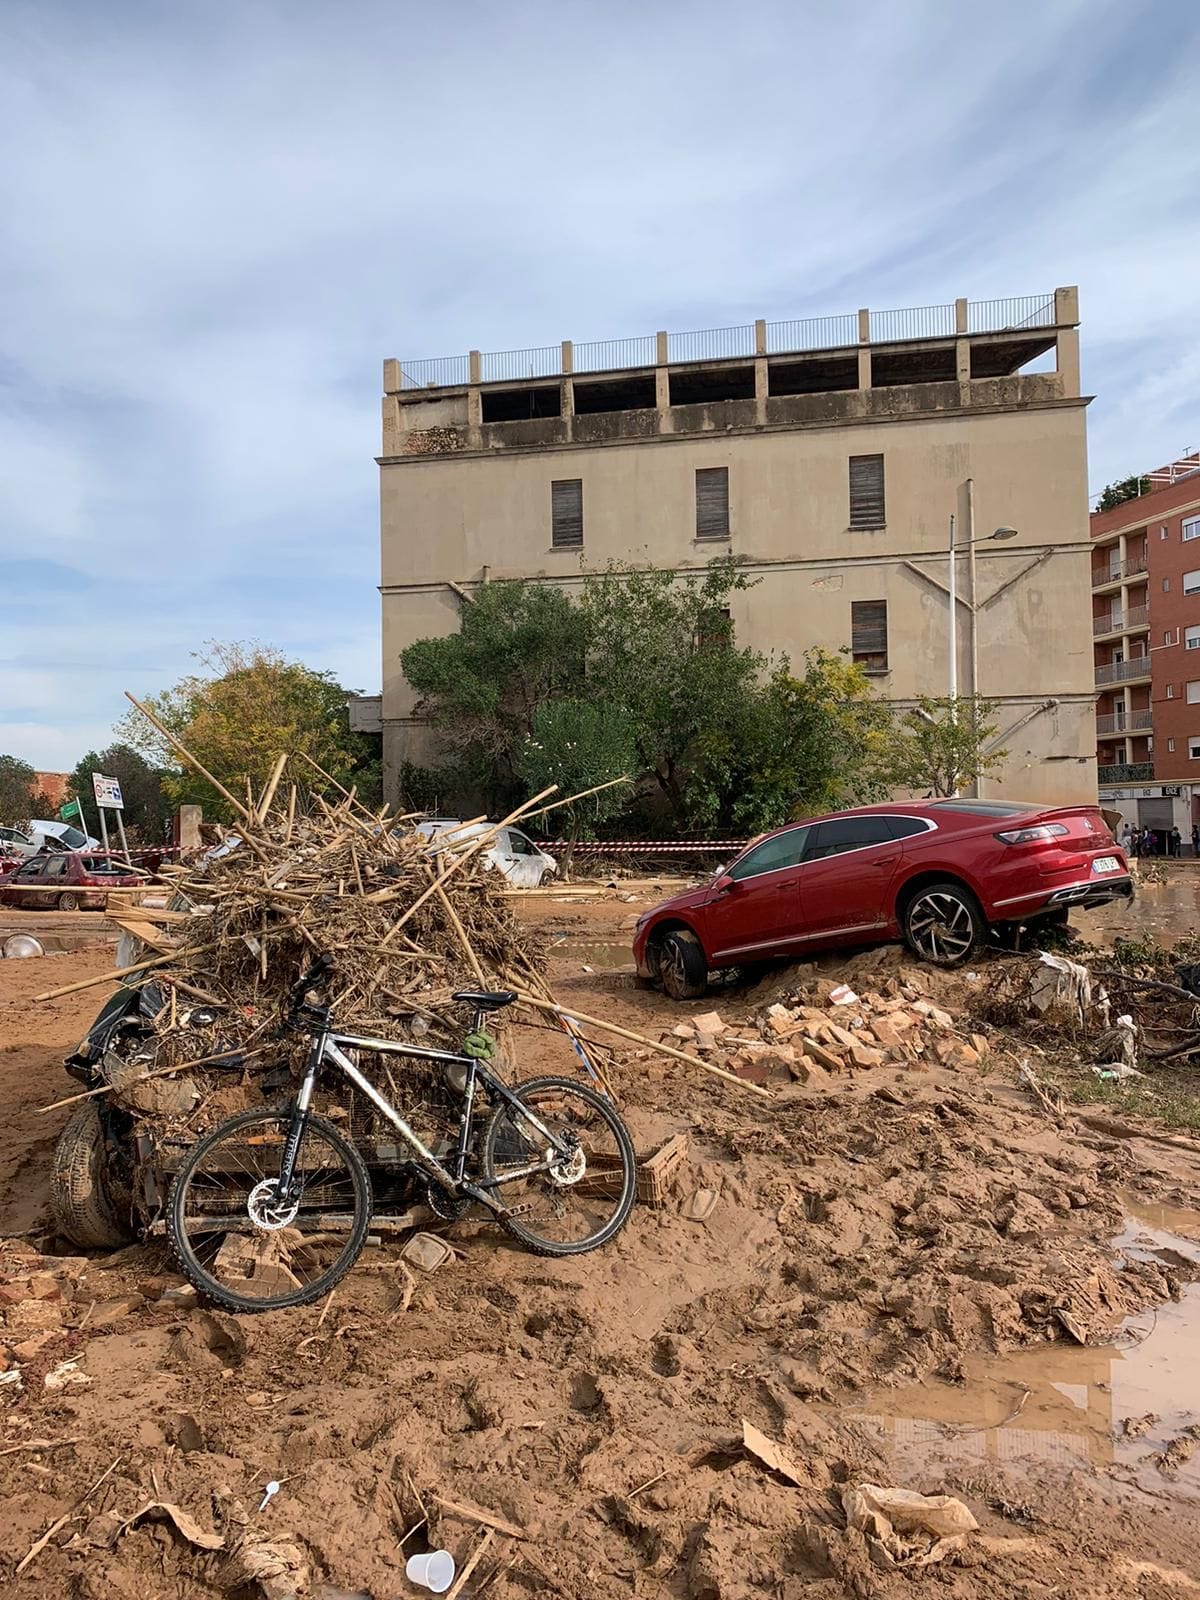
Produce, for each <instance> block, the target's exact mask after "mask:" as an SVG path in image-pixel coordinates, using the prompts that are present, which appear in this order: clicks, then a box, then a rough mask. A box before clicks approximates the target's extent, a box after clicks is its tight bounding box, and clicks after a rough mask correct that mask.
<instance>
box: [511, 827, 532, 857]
mask: <svg viewBox="0 0 1200 1600" xmlns="http://www.w3.org/2000/svg"><path fill="white" fill-rule="evenodd" d="M508 848H509V850H510V851H511V853H512V854H513V855H514V856H531V855H534V854H535V853H536V849H537V847H536V845H534V843H533V841H532V840H530V839H527V838H526V837H525V835H524V834H523V833H518V832H517V830H516V829H515V828H510V829H509V830H508Z"/></svg>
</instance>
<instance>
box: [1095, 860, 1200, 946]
mask: <svg viewBox="0 0 1200 1600" xmlns="http://www.w3.org/2000/svg"><path fill="white" fill-rule="evenodd" d="M1167 870H1168V871H1171V872H1172V876H1170V877H1168V878H1166V879H1164V881H1163V882H1161V883H1140V884H1139V885H1138V889H1137V894H1136V895H1135V896H1134V898H1133V900H1132V901H1130V900H1117V901H1114V902H1113V903H1112V904H1111V905H1107V906H1096V907H1094V908H1093V909H1092V910H1090V911H1072V912H1071V926H1072V927H1073V928H1075V929H1076V930H1077V932H1079V933H1080V934H1082V935H1083V937H1084V938H1085V939H1087V940H1088V942H1089V943H1090V944H1099V945H1108V944H1112V942H1113V940H1114V939H1119V938H1120V939H1144V938H1145V937H1146V936H1147V935H1150V937H1152V938H1153V939H1154V940H1155V941H1156V943H1158V944H1161V945H1172V944H1174V943H1175V941H1176V940H1177V939H1182V938H1183V937H1184V935H1185V934H1189V933H1195V932H1197V931H1200V871H1196V870H1193V869H1190V868H1184V869H1170V868H1168V869H1167Z"/></svg>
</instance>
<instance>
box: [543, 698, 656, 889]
mask: <svg viewBox="0 0 1200 1600" xmlns="http://www.w3.org/2000/svg"><path fill="white" fill-rule="evenodd" d="M518 766H519V771H520V774H521V777H522V778H523V779H524V780H525V783H526V785H527V786H528V788H529V789H530V791H531V792H533V793H538V792H540V791H541V790H542V789H544V788H546V787H547V785H548V784H551V783H556V784H557V785H558V787H559V789H560V791H561V793H562V794H563V796H564V797H565V796H567V795H572V794H582V793H583V792H584V791H585V790H586V789H592V788H594V787H595V786H596V785H597V784H601V783H608V782H610V781H611V780H612V779H613V778H620V777H625V776H629V775H631V774H632V773H633V772H635V771H636V770H637V753H636V750H635V741H634V731H633V725H632V723H631V721H630V719H629V717H628V715H627V714H626V712H625V711H624V709H623V708H622V707H621V706H619V705H614V704H611V703H608V702H605V701H601V700H548V701H546V702H545V703H544V704H542V705H540V706H539V707H538V708H537V710H536V711H535V712H534V717H533V732H532V733H531V734H529V735H528V736H527V737H526V740H525V743H524V746H523V748H522V750H521V752H520V757H519V763H518ZM628 801H629V790H628V788H627V787H626V786H625V785H623V784H617V785H616V786H615V787H613V788H611V789H604V790H602V791H601V792H600V793H599V794H593V795H588V796H587V798H586V799H584V800H580V801H579V802H578V803H577V804H575V805H571V806H568V807H567V808H566V809H567V817H568V830H569V839H568V842H567V848H566V853H565V854H564V856H563V860H562V872H563V876H564V877H568V876H569V875H570V871H571V862H572V860H573V858H574V855H575V845H576V842H577V841H578V839H579V836H580V833H581V832H583V831H585V830H587V831H590V830H591V828H593V827H594V826H595V824H596V823H599V822H603V821H605V820H606V819H608V818H610V817H614V816H617V815H618V814H619V813H620V812H621V811H623V810H624V808H625V806H626V805H627V804H628Z"/></svg>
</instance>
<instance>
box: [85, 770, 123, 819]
mask: <svg viewBox="0 0 1200 1600" xmlns="http://www.w3.org/2000/svg"><path fill="white" fill-rule="evenodd" d="M92 788H93V789H94V790H95V792H96V804H97V805H98V806H104V807H106V808H107V809H108V810H110V811H120V810H121V808H122V806H123V805H124V803H125V802H124V801H123V800H122V799H121V785H120V782H119V780H118V779H116V778H105V777H103V776H101V774H100V773H99V772H93V773H92Z"/></svg>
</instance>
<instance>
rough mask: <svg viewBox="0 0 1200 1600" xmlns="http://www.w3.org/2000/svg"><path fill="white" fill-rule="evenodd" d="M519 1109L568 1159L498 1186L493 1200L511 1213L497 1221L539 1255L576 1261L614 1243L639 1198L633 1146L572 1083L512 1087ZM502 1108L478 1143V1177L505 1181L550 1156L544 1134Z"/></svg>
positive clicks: (620, 1126) (598, 1098)
mask: <svg viewBox="0 0 1200 1600" xmlns="http://www.w3.org/2000/svg"><path fill="white" fill-rule="evenodd" d="M513 1093H514V1094H515V1095H516V1096H517V1098H518V1100H519V1102H520V1106H527V1107H528V1108H529V1110H530V1111H531V1112H533V1113H534V1115H535V1116H536V1117H537V1118H538V1120H539V1121H540V1122H541V1123H542V1124H543V1125H544V1126H545V1127H547V1128H549V1129H550V1130H551V1132H552V1133H554V1134H555V1135H556V1136H557V1137H559V1138H561V1139H563V1140H564V1141H565V1142H566V1143H567V1144H568V1146H570V1149H571V1152H572V1153H571V1155H570V1156H569V1157H568V1159H567V1160H565V1161H560V1162H558V1163H557V1165H556V1166H554V1167H551V1168H550V1170H549V1171H548V1172H540V1173H535V1174H534V1175H532V1176H530V1177H525V1178H516V1179H514V1180H513V1181H511V1182H508V1183H503V1182H502V1183H501V1185H500V1187H499V1188H498V1189H496V1190H495V1191H494V1192H495V1194H496V1197H497V1198H498V1199H499V1200H500V1201H501V1202H502V1203H503V1204H504V1205H505V1206H507V1207H508V1208H509V1212H510V1215H509V1216H507V1217H501V1218H500V1221H501V1222H502V1224H503V1225H504V1227H505V1228H506V1229H507V1230H508V1232H509V1233H511V1234H512V1235H513V1237H514V1238H516V1239H520V1241H521V1243H522V1244H524V1245H526V1246H527V1247H528V1248H529V1249H530V1250H533V1251H535V1252H536V1253H537V1254H538V1255H543V1256H577V1255H582V1254H583V1253H584V1252H585V1251H587V1250H596V1249H599V1247H600V1246H601V1245H602V1244H607V1243H608V1241H609V1240H610V1239H612V1238H615V1237H616V1235H617V1234H618V1233H620V1231H621V1229H622V1228H623V1227H624V1226H625V1224H626V1222H627V1221H628V1220H629V1213H630V1211H632V1209H633V1202H634V1199H635V1198H636V1195H637V1157H636V1156H635V1155H634V1153H633V1141H632V1140H631V1139H630V1137H629V1132H628V1130H627V1129H626V1127H625V1124H624V1123H623V1122H622V1121H621V1119H620V1117H619V1116H618V1115H617V1113H616V1111H615V1110H614V1109H613V1107H612V1105H611V1104H610V1102H609V1101H607V1100H606V1099H604V1097H603V1096H602V1095H599V1094H597V1093H596V1092H595V1091H594V1090H593V1089H588V1088H585V1087H584V1085H583V1084H581V1083H574V1082H572V1080H571V1079H570V1078H530V1079H529V1081H528V1082H526V1083H519V1084H517V1085H516V1086H515V1088H514V1090H513ZM520 1106H510V1105H508V1104H507V1103H505V1102H503V1101H502V1102H501V1103H500V1106H499V1107H498V1109H497V1110H496V1112H495V1114H494V1115H493V1117H492V1120H491V1121H490V1122H489V1123H488V1126H487V1131H486V1133H485V1134H484V1139H483V1152H482V1160H483V1171H484V1175H485V1177H486V1178H488V1179H493V1180H494V1179H501V1180H502V1179H503V1178H504V1176H505V1174H506V1173H507V1172H513V1171H514V1170H516V1169H519V1168H521V1167H525V1166H528V1165H529V1164H530V1163H531V1162H536V1161H540V1160H541V1159H542V1158H543V1156H544V1155H545V1153H546V1150H547V1148H548V1146H547V1144H546V1140H545V1138H544V1136H543V1135H542V1134H540V1133H539V1132H538V1131H537V1129H536V1128H535V1127H534V1126H533V1125H532V1123H530V1122H529V1121H528V1120H527V1118H525V1117H523V1116H522V1115H521V1110H520Z"/></svg>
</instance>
